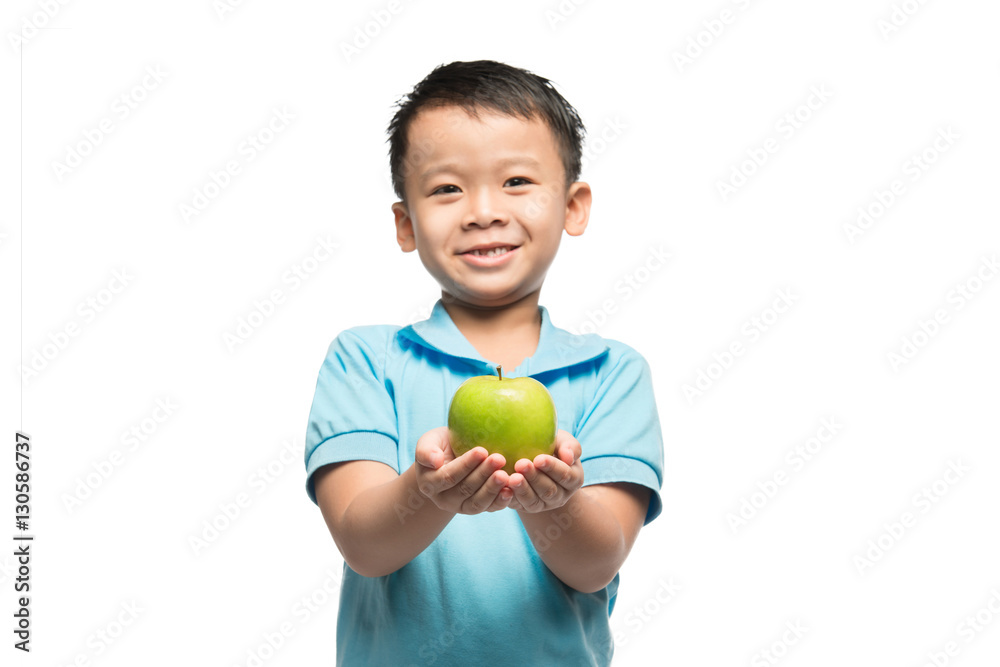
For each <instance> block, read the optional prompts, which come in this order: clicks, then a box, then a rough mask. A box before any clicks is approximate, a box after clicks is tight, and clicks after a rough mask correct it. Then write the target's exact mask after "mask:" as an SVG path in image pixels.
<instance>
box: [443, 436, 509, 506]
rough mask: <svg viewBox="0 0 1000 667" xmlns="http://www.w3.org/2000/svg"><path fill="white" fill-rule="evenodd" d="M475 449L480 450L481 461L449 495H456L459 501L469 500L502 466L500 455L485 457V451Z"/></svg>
mask: <svg viewBox="0 0 1000 667" xmlns="http://www.w3.org/2000/svg"><path fill="white" fill-rule="evenodd" d="M477 449H480V450H482V452H483V454H484V458H483V460H482V461H481V462H480V463H479V465H477V466H476V468H475V469H474V470H473V471H472V472H470V473H469V474H468V475H466V476H465V477H464V478H463V479H462V480H461V481H460V482H458V484H456V485H455V488H454V489H452V491H451V493H455V494H458V496H459V498H460V501H461V500H465V499H466V498H471V497H472V496H473V494H475V493H476V491H478V490H479V489H480V488H482V486H483V483H484V482H486V480H488V479H489V478H490V475H492V474H493V471H494V470H499V469H500V468H502V467H503V466H504V460H503V455H502V454H490V455H489V456H485V453H486V450H485V449H483V448H482V447H477Z"/></svg>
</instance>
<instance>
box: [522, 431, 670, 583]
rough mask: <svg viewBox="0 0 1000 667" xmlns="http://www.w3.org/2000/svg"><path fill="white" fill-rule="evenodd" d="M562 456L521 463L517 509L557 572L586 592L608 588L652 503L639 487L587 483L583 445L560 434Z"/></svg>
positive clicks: (624, 484)
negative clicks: (584, 478) (584, 479)
mask: <svg viewBox="0 0 1000 667" xmlns="http://www.w3.org/2000/svg"><path fill="white" fill-rule="evenodd" d="M557 443H559V444H558V445H557V447H558V448H557V450H556V453H557V456H554V457H553V456H545V455H541V456H537V457H535V459H534V461H519V462H518V464H517V466H516V469H517V473H515V474H514V475H511V479H510V485H511V486H512V489H513V492H514V500H513V501H512V507H515V508H516V509H517V510H518V514H519V515H520V517H521V522H522V523H523V524H524V528H525V530H526V531H527V532H528V536H529V537H530V538H531V542H532V544H534V546H535V549H536V550H537V551H538V554H539V556H540V557H541V559H542V561H543V562H544V563H545V565H546V566H548V568H549V569H550V570H552V572H553V574H555V575H556V576H557V577H559V579H560V580H561V581H562V582H563V583H565V584H566V585H567V586H569V587H571V588H574V589H576V590H578V591H581V592H583V593H593V592H596V591H599V590H601V589H602V588H604V587H605V586H607V585H608V584H609V583H610V582H611V581H612V580H613V579H614V577H615V574H616V573H617V572H618V570H620V569H621V566H622V564H623V563H624V562H625V558H626V556H628V554H629V552H630V551H631V550H632V545H633V544H634V543H635V540H636V537H637V536H638V534H639V529H640V528H642V525H643V522H644V520H645V518H646V510H647V507H648V505H649V493H650V492H649V489H647V488H645V487H643V486H640V485H638V484H631V483H617V484H595V485H593V486H588V487H586V488H580V487H581V485H582V484H583V466H582V464H581V463H580V452H581V450H580V444H579V443H578V442H577V441H576V439H575V438H573V437H572V436H571V435H570V434H569V433H567V432H566V431H562V430H560V431H559V432H558V434H557Z"/></svg>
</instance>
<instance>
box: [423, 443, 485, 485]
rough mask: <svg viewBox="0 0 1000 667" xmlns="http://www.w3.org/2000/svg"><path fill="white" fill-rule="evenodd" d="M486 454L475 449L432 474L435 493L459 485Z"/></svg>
mask: <svg viewBox="0 0 1000 667" xmlns="http://www.w3.org/2000/svg"><path fill="white" fill-rule="evenodd" d="M487 454H488V452H487V451H486V449H484V448H483V447H475V448H473V449H470V450H469V451H467V452H466V453H464V454H462V455H461V456H459V457H458V458H456V459H454V460H451V461H448V462H447V463H445V464H444V465H443V466H441V468H439V469H438V470H436V471H435V472H434V473H433V474H434V486H435V489H436V490H437V492H438V493H443V492H445V491H447V490H449V489H452V488H454V487H455V485H457V484H460V483H461V482H462V480H463V479H465V478H466V477H467V476H468V475H469V473H471V472H472V471H473V470H475V469H476V468H477V467H478V466H479V465H480V464H481V463H482V462H483V460H484V459H486V457H487Z"/></svg>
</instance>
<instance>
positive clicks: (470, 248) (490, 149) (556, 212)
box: [392, 106, 591, 308]
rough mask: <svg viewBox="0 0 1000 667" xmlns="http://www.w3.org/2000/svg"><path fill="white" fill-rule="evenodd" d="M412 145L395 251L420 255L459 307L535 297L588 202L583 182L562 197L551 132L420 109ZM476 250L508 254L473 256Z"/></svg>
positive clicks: (486, 115) (496, 118) (490, 117)
mask: <svg viewBox="0 0 1000 667" xmlns="http://www.w3.org/2000/svg"><path fill="white" fill-rule="evenodd" d="M408 138H409V146H410V148H409V150H408V154H407V156H406V160H405V162H404V165H405V167H404V168H405V191H406V199H407V205H405V206H404V204H403V203H402V202H396V203H395V204H393V205H392V210H393V212H394V213H395V217H396V236H397V241H398V242H399V246H400V248H402V249H403V251H404V252H412V251H413V250H417V251H418V253H419V255H420V260H421V262H423V264H424V266H425V267H426V268H427V271H428V272H430V274H431V275H432V276H433V277H434V278H435V280H437V281H438V283H439V284H440V285H441V289H442V292H444V293H446V294H448V295H450V296H451V297H453V298H454V299H455V300H457V301H458V302H461V303H463V304H465V305H469V306H473V307H476V308H491V307H502V306H506V305H509V304H511V303H513V302H515V301H518V300H520V299H522V298H524V297H526V296H528V295H530V294H532V293H534V292H537V291H538V290H540V289H541V286H542V281H543V280H544V279H545V273H546V271H548V268H549V265H551V263H552V260H553V259H554V258H555V256H556V251H557V250H558V249H559V241H560V239H561V238H562V233H563V231H564V230H565V231H566V232H567V233H568V234H570V235H573V236H577V235H579V234H582V233H583V231H584V229H585V228H586V226H587V220H588V217H589V214H590V199H591V194H590V187H589V186H588V185H587V184H586V183H580V182H577V183H573V184H572V185H571V186H570V188H569V190H568V191H567V190H566V188H565V182H564V174H563V171H564V170H563V164H562V160H561V159H560V156H559V151H558V148H557V146H556V140H555V137H554V136H553V134H552V132H551V131H550V130H549V128H548V126H547V125H546V124H545V123H544V122H543V121H541V120H538V119H535V118H533V119H532V120H530V121H526V120H524V119H522V118H518V117H512V116H505V115H502V114H497V113H494V112H491V111H480V112H479V118H478V119H477V118H474V117H472V116H471V115H469V114H468V113H467V112H466V111H464V110H463V109H462V108H461V107H457V106H444V107H434V108H425V109H423V110H421V111H420V112H419V113H418V114H417V115H416V117H415V118H414V120H413V122H412V124H411V125H410V128H409V136H408ZM480 246H486V247H493V246H502V247H504V248H507V250H506V252H505V253H503V254H500V255H497V256H495V257H488V256H485V255H480V256H477V254H478V253H477V252H476V249H477V248H479V247H480ZM481 252H483V253H485V250H482V251H481Z"/></svg>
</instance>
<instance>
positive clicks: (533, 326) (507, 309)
mask: <svg viewBox="0 0 1000 667" xmlns="http://www.w3.org/2000/svg"><path fill="white" fill-rule="evenodd" d="M539 291H540V290H535V291H534V292H532V293H531V294H528V295H526V296H525V297H523V298H521V299H519V300H518V301H515V302H513V303H510V304H507V305H505V306H489V307H479V306H475V305H473V304H469V303H465V302H462V301H459V300H457V299H455V298H453V297H452V296H451V295H450V294H446V293H444V292H442V293H441V303H442V305H443V306H444V309H445V310H446V311H447V312H448V315H449V316H450V317H451V320H452V322H454V323H455V326H456V327H458V330H459V331H461V332H462V334H463V335H464V336H465V337H466V338H467V339H469V340H478V339H483V338H496V337H499V336H502V337H507V336H518V335H521V336H524V335H531V336H533V337H534V339H535V341H536V342H537V340H538V335H539V332H540V331H541V327H542V314H541V313H540V312H539V310H538V295H539Z"/></svg>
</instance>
